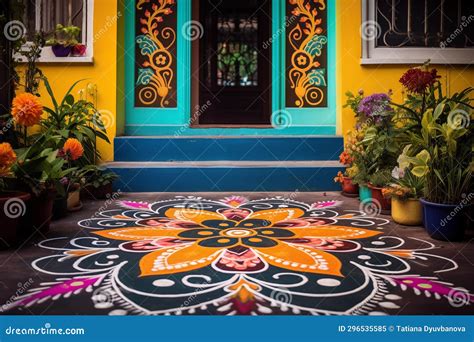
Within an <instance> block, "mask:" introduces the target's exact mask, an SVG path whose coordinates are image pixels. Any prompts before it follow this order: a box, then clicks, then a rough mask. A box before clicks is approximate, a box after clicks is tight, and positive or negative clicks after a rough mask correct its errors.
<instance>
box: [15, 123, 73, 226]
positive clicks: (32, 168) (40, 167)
mask: <svg viewBox="0 0 474 342" xmlns="http://www.w3.org/2000/svg"><path fill="white" fill-rule="evenodd" d="M48 133H49V132H45V133H44V134H43V135H42V136H41V137H40V138H39V139H38V140H37V141H36V142H35V144H33V145H32V146H30V147H27V148H22V149H19V150H17V155H18V159H17V161H16V163H15V164H14V165H13V167H12V171H13V173H14V174H15V176H16V178H17V179H18V180H19V182H20V183H21V184H22V185H23V186H24V187H26V188H27V189H29V191H30V193H31V200H30V202H29V205H28V210H27V211H28V214H29V216H28V218H29V226H30V228H31V229H36V230H40V231H42V232H46V231H48V230H49V226H50V222H51V217H52V211H53V203H54V200H55V198H56V194H57V193H58V192H59V193H61V192H62V191H63V189H64V188H63V187H62V186H61V184H60V179H61V178H63V177H65V176H67V175H68V174H69V173H70V172H72V171H74V169H63V166H64V164H65V160H64V159H63V158H61V157H58V152H59V151H58V150H55V149H53V148H50V147H48V146H51V145H54V144H55V143H54V142H53V141H52V140H54V139H55V138H54V137H51V136H49V134H48ZM56 139H57V138H56ZM31 232H32V231H31V230H30V231H29V232H26V233H31ZM33 232H34V230H33Z"/></svg>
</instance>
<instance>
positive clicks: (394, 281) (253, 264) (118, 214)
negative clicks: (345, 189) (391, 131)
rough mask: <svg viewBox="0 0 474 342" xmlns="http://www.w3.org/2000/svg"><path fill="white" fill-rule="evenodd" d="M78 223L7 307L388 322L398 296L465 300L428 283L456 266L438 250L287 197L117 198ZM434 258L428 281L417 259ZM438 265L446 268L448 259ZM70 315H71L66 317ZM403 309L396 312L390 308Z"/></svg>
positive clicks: (49, 244)
mask: <svg viewBox="0 0 474 342" xmlns="http://www.w3.org/2000/svg"><path fill="white" fill-rule="evenodd" d="M120 204H121V206H122V207H124V208H125V209H114V210H107V211H104V212H102V213H100V216H99V217H95V218H91V219H86V220H83V221H80V222H79V225H80V226H81V227H83V228H85V230H87V231H88V235H87V236H83V237H76V238H72V239H71V238H56V239H50V240H46V241H43V242H42V243H41V244H40V246H41V247H42V248H45V249H47V250H50V251H52V252H53V254H52V255H48V256H45V257H42V258H39V259H37V260H36V261H34V262H33V264H32V266H33V268H34V269H36V270H38V271H40V272H42V273H45V274H48V275H51V276H52V277H54V278H55V281H53V282H48V283H45V284H44V285H45V286H42V287H40V288H37V289H33V290H31V291H30V292H29V293H28V294H26V295H23V296H21V297H19V298H18V299H17V300H16V301H15V302H14V303H12V304H10V305H9V309H11V308H22V307H32V306H34V305H37V304H39V303H44V302H45V301H52V300H58V299H64V298H68V300H71V298H74V296H76V295H78V294H79V293H84V292H86V293H90V296H88V298H90V301H91V305H94V306H95V308H96V309H97V310H102V311H101V312H103V313H104V314H145V315H151V314H175V315H180V314H183V315H192V314H201V315H202V314H213V315H235V314H251V315H262V314H263V315H266V314H313V315H318V314H324V315H326V314H384V313H385V312H386V310H384V309H387V310H388V309H396V308H398V307H399V306H397V305H396V304H395V303H394V301H396V300H397V299H400V298H401V297H400V296H399V295H396V294H393V293H392V291H393V290H394V289H398V290H399V289H400V288H401V289H402V290H405V291H407V290H409V291H414V292H415V293H416V294H419V295H425V296H429V297H432V298H433V300H435V299H437V300H448V301H450V302H452V304H453V305H456V304H457V303H462V304H463V305H465V304H469V303H470V302H472V301H473V300H474V298H473V296H472V295H471V294H469V292H468V291H467V290H465V289H462V288H455V287H453V286H452V284H448V283H445V282H442V281H440V280H439V279H438V278H437V277H435V276H433V275H436V273H439V272H448V271H451V270H454V269H456V268H457V265H456V263H455V262H454V261H452V260H449V259H446V258H444V257H441V256H437V255H435V254H432V253H431V252H430V250H432V249H434V248H435V246H434V245H432V244H431V243H429V242H425V241H421V240H418V239H417V240H416V241H414V242H416V243H414V244H412V246H413V245H415V246H416V248H412V247H409V245H410V243H409V242H410V241H408V240H410V239H408V238H407V239H402V238H400V237H396V236H391V235H389V234H387V233H386V232H385V231H384V226H385V225H386V224H387V223H388V221H387V220H386V219H382V218H375V217H369V216H367V215H366V214H365V213H363V212H359V211H347V210H346V211H342V210H340V209H336V208H335V206H336V205H337V204H338V203H337V202H335V201H328V202H318V203H314V204H312V205H308V204H306V203H301V202H297V201H294V200H289V199H285V198H280V197H276V198H270V199H268V198H267V199H261V200H252V201H248V200H246V199H245V198H243V197H239V196H233V197H228V198H225V199H223V200H221V201H215V200H206V199H203V198H199V197H176V198H174V199H171V200H166V201H159V202H154V203H144V202H129V201H123V202H120ZM420 260H421V261H423V262H431V261H433V264H434V263H435V261H437V262H438V263H437V264H438V265H439V264H442V265H444V266H443V267H444V268H443V269H438V270H436V269H435V270H433V272H434V274H432V275H419V274H416V273H413V272H412V263H416V262H418V261H420ZM439 261H442V262H441V263H440V262H439ZM69 310H71V309H69ZM394 313H396V312H394Z"/></svg>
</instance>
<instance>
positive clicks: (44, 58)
mask: <svg viewBox="0 0 474 342" xmlns="http://www.w3.org/2000/svg"><path fill="white" fill-rule="evenodd" d="M14 58H15V60H16V61H17V62H18V63H26V62H27V61H26V59H25V58H24V57H23V56H21V55H18V54H17V55H15V56H14ZM37 62H38V63H47V64H65V63H67V64H76V63H78V64H93V63H94V57H93V56H92V53H91V51H90V49H89V47H88V53H87V54H86V55H85V56H80V57H73V56H70V57H56V56H55V55H54V53H53V51H52V50H51V47H48V46H46V47H44V48H43V51H42V52H41V57H40V58H38V60H37Z"/></svg>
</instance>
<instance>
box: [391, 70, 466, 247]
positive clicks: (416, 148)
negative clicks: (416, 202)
mask: <svg viewBox="0 0 474 342" xmlns="http://www.w3.org/2000/svg"><path fill="white" fill-rule="evenodd" d="M428 63H429V61H428V62H427V63H425V64H424V65H423V66H421V67H416V68H411V69H409V70H408V71H407V72H405V73H404V74H403V76H402V77H401V78H400V82H401V83H402V85H403V86H404V88H405V89H406V90H407V92H408V95H407V98H406V100H405V102H404V103H403V104H402V105H397V106H398V107H399V108H400V109H401V111H402V112H403V113H404V117H405V118H404V120H405V122H406V123H407V125H406V126H408V128H407V130H406V132H405V134H404V137H405V140H406V141H407V144H409V145H408V146H407V147H406V148H405V149H404V151H403V153H402V155H401V156H400V157H399V165H400V166H402V167H404V168H405V167H411V172H412V173H413V175H414V176H416V177H420V178H424V179H425V187H424V190H423V198H422V199H421V200H420V201H421V203H422V205H423V223H424V226H425V228H426V230H427V232H428V233H429V234H430V236H432V237H433V238H435V239H440V240H448V241H454V240H459V239H462V237H463V234H464V229H465V227H466V226H467V220H466V216H465V212H466V211H467V210H468V208H469V207H470V206H471V203H470V201H471V198H470V197H471V193H470V189H472V170H473V162H472V152H473V150H472V146H473V143H474V141H473V139H474V134H473V132H472V125H470V122H471V120H472V109H473V106H472V101H473V99H472V97H471V93H472V91H473V88H466V89H464V90H463V91H461V92H459V93H455V94H453V95H451V96H450V97H446V96H444V95H443V88H442V85H441V82H440V81H439V76H438V75H437V71H436V69H431V70H430V69H429V64H428Z"/></svg>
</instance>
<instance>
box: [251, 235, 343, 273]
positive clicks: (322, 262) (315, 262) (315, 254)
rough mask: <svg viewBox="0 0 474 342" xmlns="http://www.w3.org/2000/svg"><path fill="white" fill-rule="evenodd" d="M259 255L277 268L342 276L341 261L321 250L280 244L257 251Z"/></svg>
mask: <svg viewBox="0 0 474 342" xmlns="http://www.w3.org/2000/svg"><path fill="white" fill-rule="evenodd" d="M257 253H258V254H259V255H260V256H261V257H262V258H263V259H264V260H265V261H266V262H268V263H269V264H270V265H273V266H276V267H282V268H285V269H288V270H291V271H295V272H308V273H318V274H328V275H333V276H342V274H341V262H340V261H339V259H338V258H336V257H335V256H333V255H331V254H329V253H326V252H323V251H321V250H317V249H313V248H308V247H306V246H305V247H298V246H293V245H290V244H287V243H283V242H280V243H279V244H278V245H276V246H274V247H268V248H260V249H257Z"/></svg>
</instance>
